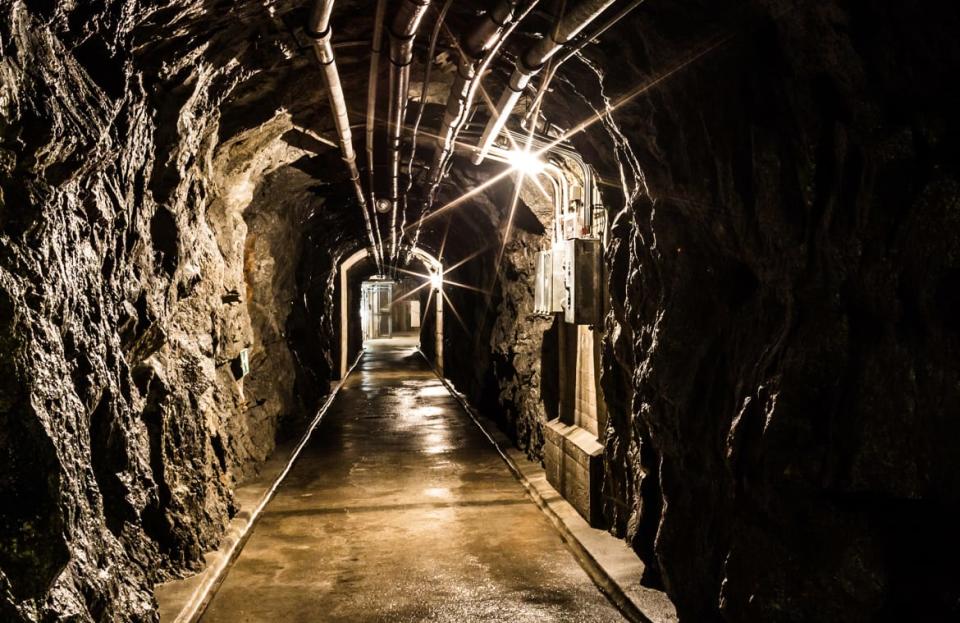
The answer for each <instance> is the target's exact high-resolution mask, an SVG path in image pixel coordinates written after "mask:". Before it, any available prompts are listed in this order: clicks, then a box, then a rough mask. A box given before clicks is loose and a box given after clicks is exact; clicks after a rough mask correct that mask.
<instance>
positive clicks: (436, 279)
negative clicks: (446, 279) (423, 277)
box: [430, 273, 443, 290]
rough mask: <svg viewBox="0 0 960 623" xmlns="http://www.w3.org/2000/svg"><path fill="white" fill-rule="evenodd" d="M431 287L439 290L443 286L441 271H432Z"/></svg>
mask: <svg viewBox="0 0 960 623" xmlns="http://www.w3.org/2000/svg"><path fill="white" fill-rule="evenodd" d="M430 287H431V288H433V289H434V290H439V289H440V288H442V287H443V275H441V274H440V273H430Z"/></svg>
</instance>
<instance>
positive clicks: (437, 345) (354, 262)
mask: <svg viewBox="0 0 960 623" xmlns="http://www.w3.org/2000/svg"><path fill="white" fill-rule="evenodd" d="M411 255H412V257H413V258H414V259H416V260H417V261H418V262H420V264H422V265H423V268H424V269H425V271H426V274H427V275H428V276H429V282H430V283H429V284H428V285H427V286H426V287H428V288H434V289H436V288H437V287H438V286H439V284H441V283H442V280H443V264H441V263H440V260H438V259H437V258H436V257H434V256H433V255H431V254H430V253H428V252H427V251H424V250H423V249H420V248H416V249H414V250H413V253H412V254H411ZM368 257H370V252H369V251H368V250H367V249H366V248H363V249H360V250H359V251H356V252H355V253H353V254H352V255H351V256H350V257H348V258H347V259H345V260H343V261H342V262H340V266H339V268H338V270H339V273H340V275H339V277H340V278H339V281H338V290H339V294H338V296H339V299H340V327H339V331H340V341H339V344H340V348H339V351H340V365H339V372H340V378H343V377H344V376H345V375H346V374H347V370H348V368H349V366H350V361H349V360H350V350H351V349H350V323H351V321H353V322H357V323H359V322H360V317H359V310H360V307H359V301H358V304H357V306H356V309H355V310H352V309H351V305H350V303H351V301H350V298H351V297H350V272H351V270H353V269H355V268H357V267H358V265H359V264H360V262H361V261H362V260H364V259H366V258H368ZM431 300H433V301H434V303H433V307H434V323H433V330H432V331H431V333H432V338H433V340H434V360H433V361H432V363H433V365H434V367H435V368H436V369H437V371H438V372H440V373H441V374H442V373H443V296H441V295H440V294H439V293H438V292H434V296H432V297H431ZM354 312H356V313H354ZM427 313H429V310H426V309H424V310H423V314H424V316H425V315H426V314H427ZM424 326H426V325H424ZM420 339H421V340H423V339H425V336H424V335H423V333H422V332H421V335H420Z"/></svg>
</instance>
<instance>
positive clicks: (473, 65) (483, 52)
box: [412, 0, 539, 247]
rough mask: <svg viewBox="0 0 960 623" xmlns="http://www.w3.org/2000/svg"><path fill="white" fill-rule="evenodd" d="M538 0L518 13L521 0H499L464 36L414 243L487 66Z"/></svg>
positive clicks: (533, 0) (532, 0)
mask: <svg viewBox="0 0 960 623" xmlns="http://www.w3.org/2000/svg"><path fill="white" fill-rule="evenodd" d="M538 1H539V0H530V2H529V3H528V4H527V6H526V7H525V8H524V9H523V11H522V12H521V13H520V14H519V15H517V14H515V11H516V9H517V6H518V5H519V4H520V2H519V0H499V2H497V4H496V6H494V8H493V9H492V10H490V11H487V12H485V13H484V14H483V15H481V16H480V18H479V21H478V22H477V25H476V26H475V27H474V28H473V29H472V30H471V31H470V32H469V33H467V34H466V35H465V36H463V37H462V38H461V40H460V43H459V46H458V48H459V50H460V61H459V62H458V64H457V75H456V76H455V77H454V79H453V84H452V85H451V87H450V95H449V96H448V98H447V107H446V109H445V111H444V114H443V120H442V122H441V124H440V130H439V131H438V133H437V147H436V150H435V151H434V157H433V164H432V165H431V167H430V171H431V173H430V182H429V190H428V191H427V199H426V202H425V203H424V206H423V208H422V210H421V212H420V219H419V220H418V222H417V228H416V232H415V233H414V235H413V244H412V246H413V247H416V245H417V241H418V240H419V238H420V229H421V228H422V226H423V220H424V216H425V215H426V213H427V211H428V210H429V208H430V206H432V205H433V202H434V200H435V199H436V193H437V190H438V189H439V187H440V180H441V179H442V178H443V170H444V168H445V166H446V163H447V162H448V161H449V160H450V157H451V156H452V155H453V152H454V147H455V145H456V141H457V135H458V134H459V132H460V130H461V129H462V128H463V126H464V123H465V122H466V120H467V115H468V113H469V112H470V109H471V108H472V106H473V97H474V94H475V93H476V90H477V87H478V86H479V83H480V79H481V78H482V77H483V70H484V68H485V67H486V65H487V64H489V62H490V60H491V59H492V58H493V56H494V55H495V54H496V52H497V50H498V49H499V47H500V45H502V44H503V42H504V40H505V39H506V38H507V36H509V34H510V33H511V32H512V31H513V29H514V28H515V27H516V26H517V24H519V23H520V22H521V21H522V20H523V18H524V17H526V16H527V15H528V14H529V13H530V12H531V11H532V10H533V8H534V7H535V6H536V5H537V2H538Z"/></svg>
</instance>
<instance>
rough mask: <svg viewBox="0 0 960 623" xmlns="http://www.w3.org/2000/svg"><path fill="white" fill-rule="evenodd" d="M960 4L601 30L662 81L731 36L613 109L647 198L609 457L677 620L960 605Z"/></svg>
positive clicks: (834, 6) (764, 8) (923, 611)
mask: <svg viewBox="0 0 960 623" xmlns="http://www.w3.org/2000/svg"><path fill="white" fill-rule="evenodd" d="M928 9H929V11H928ZM694 16H696V18H695V17H694ZM679 24H683V28H682V29H678V28H677V26H678V25H679ZM957 25H958V15H957V12H956V10H955V8H953V7H948V6H947V5H942V4H941V5H938V6H937V7H936V8H935V9H934V8H933V7H926V8H924V9H920V8H919V7H917V6H915V5H913V4H911V3H906V2H887V3H836V2H821V3H794V2H747V3H736V2H726V3H713V4H711V5H710V7H707V6H706V5H705V4H704V3H699V2H680V3H671V4H670V5H663V4H656V5H655V4H649V5H645V7H644V8H643V9H642V10H641V11H640V12H638V14H637V15H636V16H635V18H634V19H632V20H631V22H630V24H629V26H627V25H625V26H624V30H623V32H626V29H627V28H629V29H630V31H631V32H632V33H634V34H633V36H632V37H630V38H629V39H628V40H627V39H625V40H624V41H625V42H626V43H627V45H628V46H629V48H628V49H627V50H626V52H625V50H624V47H623V46H619V47H616V48H613V47H610V48H609V54H610V55H611V56H610V57H609V58H612V57H613V56H612V55H614V54H615V55H616V58H618V59H624V58H626V59H629V60H630V61H631V65H632V67H631V69H632V70H633V71H635V72H637V73H636V74H634V76H636V75H640V76H644V77H646V79H648V80H649V79H653V78H655V77H657V76H658V75H660V74H662V73H663V72H666V71H668V70H670V69H672V68H674V67H677V66H678V65H679V64H680V63H682V62H683V61H684V60H686V59H688V58H690V57H691V56H693V55H695V54H697V53H698V52H699V51H702V50H705V49H709V48H710V47H711V46H712V45H713V44H714V43H717V42H720V45H719V47H717V48H715V49H714V50H712V51H710V52H708V53H707V54H706V55H705V56H703V58H701V59H700V60H698V61H696V62H695V63H693V64H691V65H689V66H688V67H686V68H684V69H682V70H681V71H680V72H678V73H677V74H676V75H675V76H673V77H671V78H670V79H669V80H667V81H665V82H664V83H663V84H662V85H660V86H658V87H657V88H656V89H654V90H652V91H651V92H650V93H649V94H648V95H645V96H643V97H641V98H638V99H637V100H635V101H634V102H633V103H632V105H630V106H628V107H626V108H624V109H622V110H621V111H620V112H619V113H618V114H617V118H618V119H620V120H621V122H622V128H623V130H624V132H625V133H626V134H627V135H628V136H629V137H630V138H631V142H632V144H633V148H634V150H635V151H636V154H637V158H638V161H639V162H640V163H641V166H642V168H643V172H644V173H645V174H646V182H647V185H648V187H649V200H642V199H641V200H639V201H637V202H636V203H635V204H634V205H632V206H631V207H630V209H629V210H628V212H627V213H625V214H623V215H622V217H621V218H622V219H623V222H622V223H621V224H620V225H619V226H618V228H617V231H616V236H617V238H618V240H617V241H616V243H615V244H614V245H613V247H612V248H611V250H610V254H609V259H610V261H611V263H612V270H611V272H610V276H611V277H610V278H611V283H610V289H611V292H612V293H613V298H614V306H613V314H612V316H611V318H610V320H609V325H608V326H609V329H608V345H607V351H606V352H607V357H608V360H607V365H608V366H609V367H610V370H609V371H608V380H607V382H606V383H607V384H606V388H607V390H608V395H609V394H610V390H614V391H616V392H617V393H619V392H620V391H622V390H623V385H624V380H625V379H626V378H629V379H630V381H631V382H630V386H631V388H632V396H626V397H621V398H619V399H618V400H619V401H620V405H621V406H620V408H619V409H618V411H619V412H620V415H619V416H618V417H616V418H611V425H612V428H611V430H610V431H609V432H608V439H607V448H608V450H607V451H608V461H609V462H610V463H611V465H610V466H609V471H610V472H614V473H618V474H624V473H625V474H627V477H626V479H625V480H624V479H623V476H619V479H620V482H621V485H620V486H621V487H624V488H625V489H632V491H633V497H632V505H633V509H634V513H635V517H636V519H635V520H631V523H630V527H629V530H630V531H631V534H630V537H631V539H633V540H634V541H636V539H637V538H638V537H639V536H641V533H642V532H643V531H644V530H646V532H647V533H648V534H652V533H651V532H650V530H649V526H650V525H652V523H651V522H650V521H648V520H646V519H644V518H643V517H644V515H645V514H646V513H647V509H648V508H650V509H652V510H653V512H654V513H656V514H657V515H658V516H657V517H656V519H655V523H656V524H658V525H659V530H658V531H657V533H656V542H655V551H656V556H657V560H658V561H659V563H660V568H661V570H662V572H663V579H664V581H665V584H666V587H667V590H668V592H669V594H670V596H671V598H672V599H673V600H674V601H675V603H676V605H677V608H678V612H679V614H680V616H681V619H682V620H687V621H711V620H720V619H723V620H729V621H813V620H823V621H826V620H843V621H877V620H891V621H892V620H905V619H914V618H922V619H924V620H931V621H948V620H955V619H956V618H957V616H960V592H958V589H957V586H958V585H960V584H958V582H957V575H956V572H955V571H951V569H955V568H956V566H955V564H953V563H952V561H953V560H954V559H955V557H956V555H957V554H958V553H960V540H958V536H957V534H956V531H955V530H953V529H952V528H951V527H950V525H951V524H952V523H953V522H955V521H956V518H957V516H958V514H957V511H958V502H960V481H958V473H960V472H958V471H957V463H956V455H955V453H953V450H952V448H955V447H956V445H957V442H958V441H960V423H958V420H957V419H956V417H954V415H955V414H956V413H957V412H958V409H960V386H958V385H957V382H956V379H957V361H958V354H960V351H958V348H960V336H958V334H957V330H956V329H957V325H956V318H957V317H958V316H957V314H958V308H957V298H956V287H957V284H956V281H957V270H958V261H960V246H958V245H960V194H958V190H960V185H958V182H960V178H958V175H960V173H958V169H957V162H958V151H957V150H958V142H957V137H958V134H957V130H958V126H957V120H956V116H955V111H956V109H957V104H958V100H957V97H956V92H955V90H953V89H952V87H951V85H950V82H951V78H950V76H951V75H953V74H955V73H956V71H957V69H958V67H960V47H958V45H957V40H956V38H955V37H952V35H949V34H948V33H950V32H952V31H954V30H955V29H956V27H957ZM626 73H627V72H620V73H618V74H617V75H611V76H609V79H608V81H607V87H608V89H609V90H611V91H614V92H615V93H624V92H627V91H628V90H629V89H630V87H632V86H634V85H635V84H637V82H638V81H636V79H635V78H633V79H631V80H628V79H626V78H624V75H625V74H626ZM631 82H632V84H631ZM639 82H641V83H642V80H641V81H639ZM618 368H619V369H618ZM624 398H626V399H624ZM608 399H609V398H608ZM648 443H652V448H651V450H653V452H652V453H651V454H650V456H651V457H652V458H655V459H656V460H657V462H658V463H659V479H660V482H659V485H660V487H659V489H661V490H662V514H661V513H660V511H659V508H660V504H658V503H657V501H656V500H655V499H651V498H650V497H648V493H647V492H646V491H643V484H642V483H643V481H644V479H645V475H646V469H645V467H646V466H645V464H644V460H643V459H644V448H645V447H646V445H647V444H648ZM647 465H648V466H649V465H650V464H649V463H648V464H647ZM654 473H655V472H654ZM646 477H649V476H648V475H646ZM649 493H650V494H652V495H659V491H657V488H656V487H651V488H650V491H649ZM635 544H636V543H635ZM652 545H653V543H650V542H648V543H646V544H645V545H642V546H641V547H638V549H644V550H647V551H649V548H650V546H652Z"/></svg>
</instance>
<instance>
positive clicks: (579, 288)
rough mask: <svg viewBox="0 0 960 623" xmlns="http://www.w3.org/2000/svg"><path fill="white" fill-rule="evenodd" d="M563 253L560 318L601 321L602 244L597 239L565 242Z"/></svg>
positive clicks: (575, 322) (592, 322) (581, 321)
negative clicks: (564, 294) (564, 297)
mask: <svg viewBox="0 0 960 623" xmlns="http://www.w3.org/2000/svg"><path fill="white" fill-rule="evenodd" d="M565 246H566V251H565V253H564V256H565V257H564V268H565V273H566V274H565V279H564V282H565V284H564V285H565V290H566V300H565V301H564V306H563V319H564V321H566V322H568V323H571V324H597V323H598V322H599V321H600V295H601V288H602V287H603V286H602V284H601V283H600V264H601V257H602V254H603V244H602V242H601V241H600V240H599V239H596V238H574V239H572V240H567V241H566V244H565Z"/></svg>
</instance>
